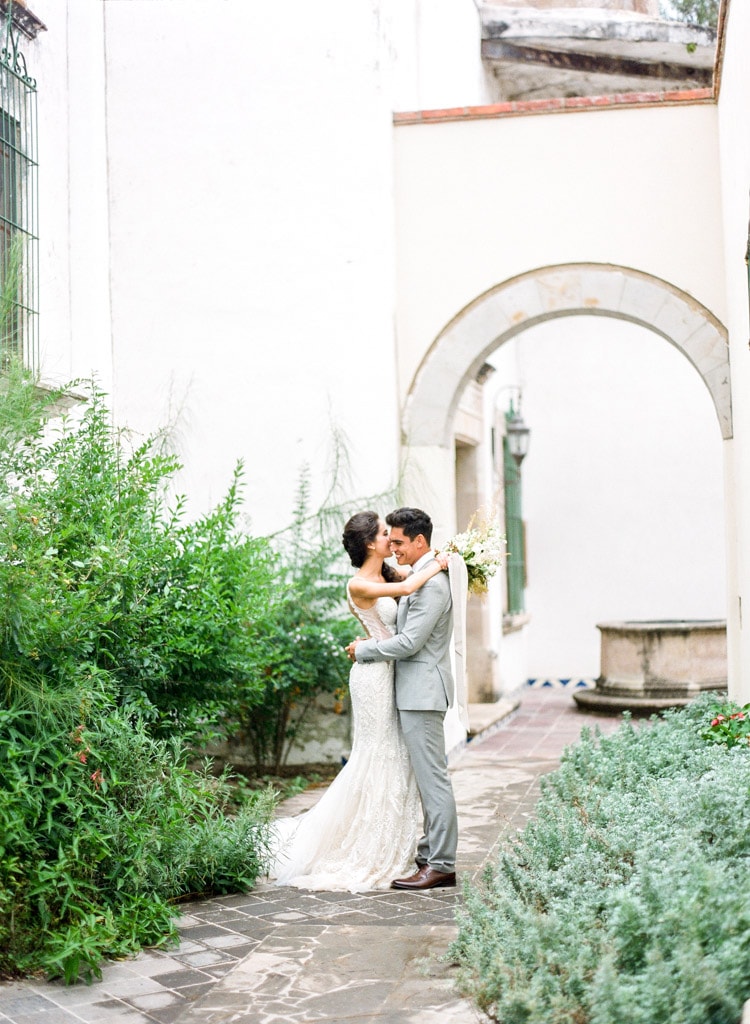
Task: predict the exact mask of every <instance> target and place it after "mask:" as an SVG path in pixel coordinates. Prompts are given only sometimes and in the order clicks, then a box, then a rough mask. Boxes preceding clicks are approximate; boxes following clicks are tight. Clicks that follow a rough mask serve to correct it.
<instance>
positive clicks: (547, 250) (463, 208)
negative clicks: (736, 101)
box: [395, 105, 726, 398]
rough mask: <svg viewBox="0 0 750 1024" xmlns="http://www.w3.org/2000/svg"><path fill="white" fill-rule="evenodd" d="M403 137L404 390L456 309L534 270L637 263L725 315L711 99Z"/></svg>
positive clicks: (419, 131) (480, 123)
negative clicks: (702, 102)
mask: <svg viewBox="0 0 750 1024" xmlns="http://www.w3.org/2000/svg"><path fill="white" fill-rule="evenodd" d="M395 138H396V177H397V191H396V212H397V233H398V251H399V268H398V296H399V305H398V321H397V322H398V333H399V358H400V365H399V381H400V386H401V389H402V398H403V397H404V396H405V394H406V392H407V391H408V389H409V387H410V385H411V383H412V381H413V377H414V374H415V372H416V370H417V367H418V366H419V363H420V361H421V360H422V358H423V356H424V354H425V352H426V351H427V350H428V348H429V346H430V345H431V344H432V342H433V340H434V339H435V337H436V336H437V334H438V333H439V332H440V331H441V330H442V329H443V327H444V326H445V325H446V324H447V323H448V322H449V321H450V320H451V319H452V318H453V317H454V316H456V315H457V314H458V313H459V312H460V311H461V310H462V309H463V308H464V307H465V306H466V305H467V304H468V303H470V302H471V301H473V300H474V299H475V298H476V297H477V296H479V295H481V294H482V293H483V292H485V291H486V290H487V289H488V288H491V287H493V286H494V285H496V284H498V283H499V282H502V281H505V280H507V279H509V278H511V277H514V276H515V275H517V274H520V273H523V272H525V271H529V270H532V269H534V268H537V267H545V266H550V265H556V264H561V263H568V262H578V261H581V262H596V263H613V264H619V265H621V266H625V267H632V268H635V269H637V270H641V271H644V272H647V273H650V274H653V275H654V276H656V277H658V278H661V279H663V280H666V281H669V282H671V283H672V284H674V285H675V286H677V287H678V288H681V289H683V290H684V291H686V292H688V293H690V294H691V295H693V296H695V298H697V299H698V300H699V301H701V302H702V303H703V304H704V305H705V306H707V307H708V308H709V309H710V310H711V311H712V312H713V313H714V314H715V315H716V316H717V317H718V318H719V319H720V320H721V319H722V318H723V316H724V314H725V312H726V305H725V297H724V279H723V247H722V226H721V201H720V183H719V175H718V164H717V153H718V148H717V118H716V109H715V107H713V106H704V105H695V106H682V107H664V108H658V109H652V108H639V109H622V110H618V109H614V110H606V111H605V110H597V111H593V112H571V113H565V114H555V115H549V116H525V117H523V116H522V117H509V118H488V119H477V120H471V121H461V122H449V123H442V124H430V125H402V126H399V127H397V128H396V129H395ZM697 211H700V212H699V213H698V212H697Z"/></svg>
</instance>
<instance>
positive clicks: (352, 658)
mask: <svg viewBox="0 0 750 1024" xmlns="http://www.w3.org/2000/svg"><path fill="white" fill-rule="evenodd" d="M360 640H362V637H361V636H358V637H356V638H355V639H354V640H352V642H351V643H350V644H347V645H346V647H345V648H344V650H345V651H346V653H347V655H348V656H349V660H350V661H356V660H357V656H356V654H355V651H356V649H357V644H358V643H359V642H360Z"/></svg>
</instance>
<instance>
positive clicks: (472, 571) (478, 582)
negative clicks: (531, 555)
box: [443, 510, 506, 594]
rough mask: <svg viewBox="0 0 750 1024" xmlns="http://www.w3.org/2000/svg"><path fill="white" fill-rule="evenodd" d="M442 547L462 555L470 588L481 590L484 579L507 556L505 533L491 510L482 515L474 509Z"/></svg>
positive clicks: (478, 592)
mask: <svg viewBox="0 0 750 1024" xmlns="http://www.w3.org/2000/svg"><path fill="white" fill-rule="evenodd" d="M443 550H444V551H447V552H456V554H459V555H460V556H461V557H462V558H463V560H464V562H466V569H467V572H468V575H469V591H470V592H471V593H472V594H484V593H485V592H486V591H487V581H488V580H489V579H490V577H491V576H494V575H495V573H496V572H497V570H498V569H499V568H500V566H501V565H502V564H503V560H504V558H505V556H506V551H505V535H504V534H503V533H501V532H500V527H499V526H498V524H497V522H496V521H495V518H494V513H493V511H492V510H491V511H490V513H489V514H487V515H486V516H483V517H482V518H480V515H479V512H475V513H474V515H473V516H472V517H471V520H470V521H469V526H468V528H467V529H466V530H464V532H463V533H457V534H456V536H455V537H453V539H452V540H449V541H448V543H447V544H446V545H445V547H444V549H443Z"/></svg>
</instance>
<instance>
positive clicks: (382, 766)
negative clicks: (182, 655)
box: [270, 511, 447, 892]
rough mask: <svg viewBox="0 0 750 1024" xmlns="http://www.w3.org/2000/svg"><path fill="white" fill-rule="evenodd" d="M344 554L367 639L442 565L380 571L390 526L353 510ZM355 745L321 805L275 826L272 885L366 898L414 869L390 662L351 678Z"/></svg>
mask: <svg viewBox="0 0 750 1024" xmlns="http://www.w3.org/2000/svg"><path fill="white" fill-rule="evenodd" d="M342 539H343V544H344V548H345V549H346V551H347V554H348V555H349V557H350V559H351V562H352V565H353V566H354V567H355V568H356V569H358V570H359V571H358V572H357V573H356V575H355V576H353V577H352V578H351V579H350V580H349V583H348V584H347V595H348V600H349V608H350V610H351V611H352V614H353V615H354V616H355V617H356V618H357V619H358V621H359V623H360V624H361V625H362V627H363V628H364V630H365V633H366V635H367V636H368V637H375V638H376V639H384V638H386V637H389V636H393V634H394V633H395V631H396V602H397V599H398V598H399V597H405V596H407V595H409V594H413V593H414V591H415V590H418V589H419V588H420V587H421V586H423V585H424V584H425V583H426V582H427V581H428V580H429V579H432V577H433V576H436V575H437V574H438V573H439V572H440V571H441V570H442V569H444V568H446V567H447V557H446V556H438V557H437V558H436V559H435V561H434V562H431V563H430V564H429V565H428V566H427V567H426V568H425V569H422V570H420V571H419V572H416V573H413V574H412V575H410V576H402V574H401V573H400V572H399V570H398V569H396V568H394V567H393V566H391V565H388V564H386V563H385V559H386V558H387V557H388V556H389V555H390V553H391V551H390V546H389V541H388V527H387V526H386V525H385V523H384V522H383V520H382V519H381V518H380V517H379V516H378V515H377V513H375V512H369V511H368V512H358V513H357V514H356V515H353V516H352V517H351V519H349V521H348V522H347V524H346V526H345V527H344V535H343V538H342ZM349 690H350V693H351V701H352V718H353V730H354V739H353V744H352V751H351V756H350V757H349V760H348V761H347V763H346V764H345V765H344V767H343V768H342V770H341V771H340V772H339V774H338V775H337V776H336V778H335V779H334V780H333V782H332V783H331V785H330V786H329V788H328V789H327V790H326V792H325V793H324V794H323V796H322V797H321V799H320V800H319V801H318V803H317V804H316V805H315V806H314V807H313V808H312V809H311V810H310V811H308V812H307V813H306V814H303V815H302V816H300V817H299V818H285V819H281V820H280V821H279V822H277V823H276V824H277V829H278V841H279V844H280V845H279V849H278V852H277V853H276V855H275V861H274V864H273V867H272V869H271V872H270V874H271V877H274V878H275V881H276V884H277V885H293V886H296V887H298V888H301V889H317V890H348V891H350V892H367V891H370V890H373V889H388V888H390V885H391V882H392V880H393V879H394V878H399V877H400V876H401V875H403V874H404V873H405V872H407V871H408V870H411V869H412V867H413V864H414V857H415V852H416V848H417V841H418V839H419V837H420V835H421V834H422V825H423V822H422V809H421V804H420V800H419V793H418V790H417V784H416V781H415V779H414V774H413V772H412V769H411V764H410V762H409V755H408V753H407V750H406V747H405V745H404V741H403V738H402V736H401V727H400V724H399V720H398V712H397V711H396V704H395V698H394V689H393V662H369V663H367V664H358V663H356V662H355V663H354V664H353V665H352V669H351V674H350V676H349Z"/></svg>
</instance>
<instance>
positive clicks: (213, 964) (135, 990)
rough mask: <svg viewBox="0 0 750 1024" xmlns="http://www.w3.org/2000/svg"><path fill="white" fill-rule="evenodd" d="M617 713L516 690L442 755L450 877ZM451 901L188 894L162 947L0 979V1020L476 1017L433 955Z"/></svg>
mask: <svg viewBox="0 0 750 1024" xmlns="http://www.w3.org/2000/svg"><path fill="white" fill-rule="evenodd" d="M619 722H620V718H619V717H618V716H601V717H600V716H592V715H590V714H585V713H584V712H582V711H580V710H578V709H577V707H576V705H575V703H574V701H573V698H572V695H571V694H569V693H567V692H565V691H562V692H561V691H556V690H552V691H547V690H540V691H531V690H530V691H528V692H527V693H526V694H525V695H524V700H523V703H522V705H521V708H520V709H519V710H518V711H516V712H514V713H512V714H511V715H509V716H508V718H507V719H506V720H505V721H504V722H503V724H502V725H501V726H500V727H495V728H494V731H492V730H488V731H487V733H486V735H484V736H480V737H478V738H476V739H475V740H473V741H472V742H471V743H470V744H468V746H467V747H466V748H465V749H464V750H463V752H462V753H461V754H460V756H459V757H458V758H457V760H456V762H455V763H454V764H453V765H452V766H451V775H452V780H453V787H454V791H455V794H456V802H457V806H458V811H459V832H460V841H459V850H458V871H459V874H460V875H462V876H463V877H468V878H473V877H476V875H477V874H478V873H479V872H480V871H481V869H482V866H483V865H484V864H485V863H487V861H488V860H490V859H493V858H494V853H495V851H496V849H497V847H498V846H499V845H500V844H501V843H502V842H503V841H505V840H506V839H507V838H508V836H509V835H512V834H513V833H515V832H516V831H518V830H520V829H522V828H523V827H524V826H525V824H526V823H527V821H528V820H529V818H530V817H531V816H532V815H533V813H534V807H535V804H536V800H537V798H538V793H539V779H540V777H541V776H542V775H544V774H546V773H547V772H549V771H552V770H553V769H554V768H555V767H556V765H557V763H558V759H559V756H560V753H561V751H562V750H563V748H564V747H565V746H567V745H568V744H570V743H572V742H574V741H575V740H576V739H577V738H578V736H579V735H580V732H581V728H582V727H590V728H594V727H597V726H599V727H600V728H601V729H602V731H603V732H610V731H612V730H613V729H614V728H616V727H617V725H618V724H619ZM317 795H319V794H317ZM315 797H316V794H314V792H313V793H312V794H309V795H308V796H307V798H306V799H307V801H308V804H309V802H310V801H311V800H314V799H315ZM284 813H288V807H287V808H285V810H284ZM460 902H461V892H460V888H457V889H436V890H432V891H429V892H425V893H410V892H397V891H388V892H376V893H364V894H363V893H331V892H306V891H303V890H298V889H292V888H289V887H277V886H274V885H271V884H268V883H266V884H263V885H260V886H258V887H257V888H255V889H254V890H253V891H252V892H250V893H245V894H237V895H232V896H225V897H218V898H215V899H207V900H202V901H197V902H192V903H189V904H186V905H185V907H184V912H183V916H182V917H181V919H180V921H179V930H180V943H179V945H178V946H177V947H176V948H173V949H168V950H146V951H144V952H143V953H141V954H140V955H139V956H138V957H136V958H135V959H132V960H127V961H121V962H116V963H110V964H107V965H105V967H104V968H103V977H102V979H101V980H100V981H98V982H95V983H94V984H92V985H90V986H86V985H82V984H79V985H73V986H68V987H66V986H64V985H62V984H60V983H58V982H46V981H44V980H39V979H31V980H27V981H23V982H14V983H6V984H0V1024H173V1022H177V1024H284V1022H290V1024H294V1022H305V1024H306V1022H314V1021H326V1022H329V1024H336V1022H341V1024H343V1022H347V1024H364V1022H366V1021H373V1022H377V1024H438V1022H439V1024H477V1022H478V1021H480V1020H482V1019H483V1018H482V1017H481V1016H480V1015H479V1014H478V1013H477V1011H475V1010H474V1009H473V1007H472V1006H471V1005H470V1004H469V1003H468V1002H466V1001H465V1000H463V999H460V998H459V997H458V996H457V994H456V992H455V990H454V985H453V977H454V969H453V968H452V967H451V965H450V964H448V963H446V962H445V961H444V960H443V959H442V957H443V955H444V954H445V952H446V950H447V949H448V947H449V945H450V943H451V941H452V939H453V938H454V936H455V934H456V924H455V911H456V908H457V906H459V905H460Z"/></svg>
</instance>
